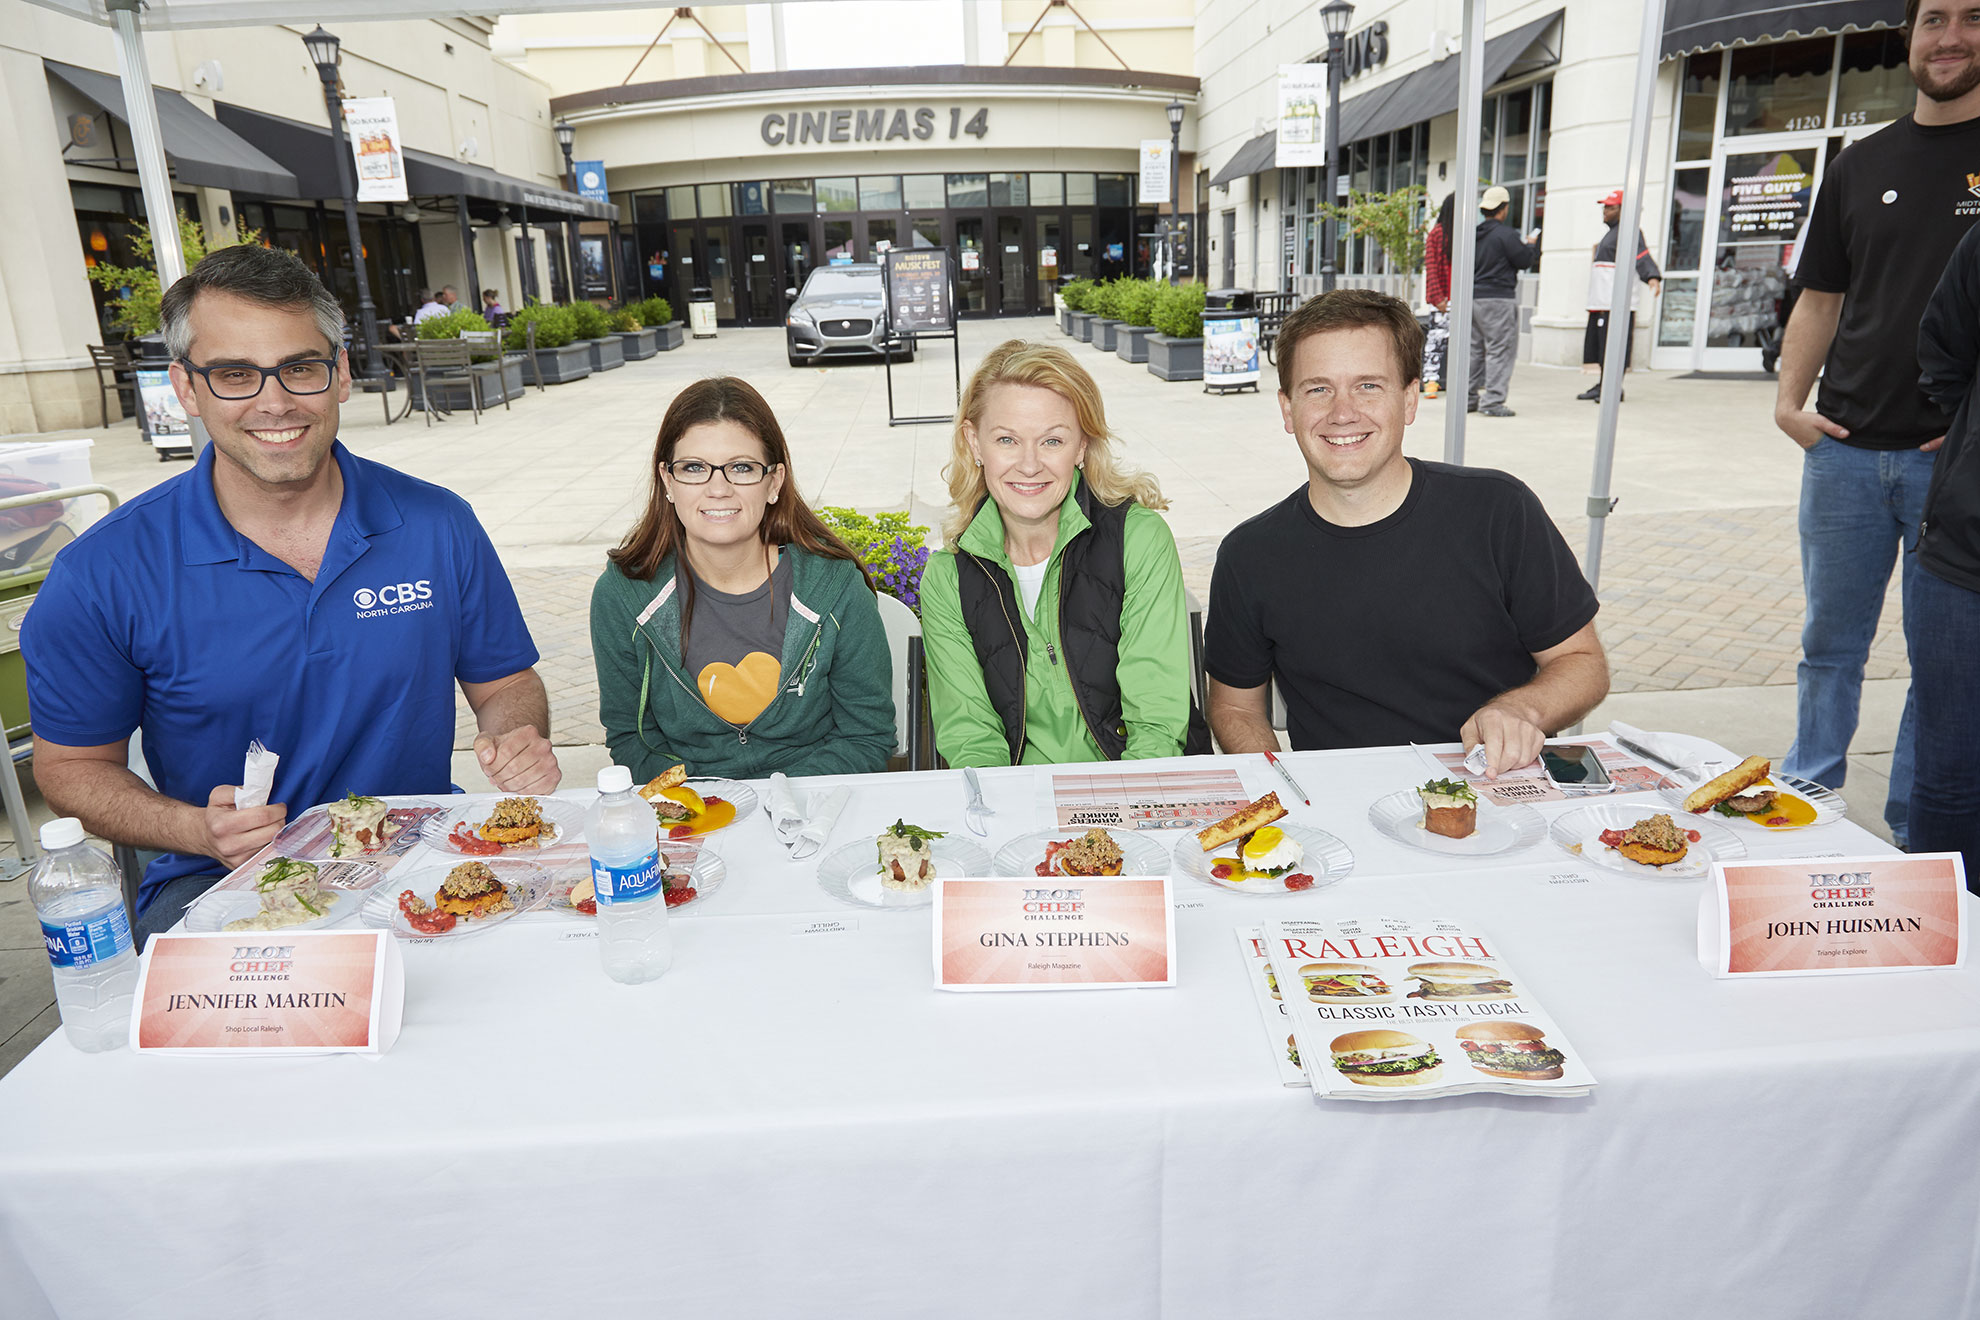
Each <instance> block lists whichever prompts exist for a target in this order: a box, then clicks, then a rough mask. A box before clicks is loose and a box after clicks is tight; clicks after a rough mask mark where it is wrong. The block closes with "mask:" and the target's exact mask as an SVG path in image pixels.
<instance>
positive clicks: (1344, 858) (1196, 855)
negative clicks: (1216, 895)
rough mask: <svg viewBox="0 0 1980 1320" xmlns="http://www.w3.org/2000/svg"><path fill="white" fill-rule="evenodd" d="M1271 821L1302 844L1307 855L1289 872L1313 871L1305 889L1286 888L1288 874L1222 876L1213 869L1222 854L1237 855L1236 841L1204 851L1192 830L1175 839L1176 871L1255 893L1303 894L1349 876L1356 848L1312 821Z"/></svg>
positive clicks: (1225, 887) (1221, 886)
mask: <svg viewBox="0 0 1980 1320" xmlns="http://www.w3.org/2000/svg"><path fill="white" fill-rule="evenodd" d="M1272 824H1273V825H1274V826H1275V827H1277V828H1278V829H1280V830H1283V831H1284V832H1285V835H1286V837H1287V838H1288V839H1291V840H1293V841H1294V842H1295V843H1297V844H1299V846H1300V848H1301V849H1302V850H1304V852H1305V853H1306V855H1305V856H1304V857H1302V858H1300V859H1299V865H1298V866H1295V867H1294V868H1293V869H1292V870H1291V871H1289V872H1287V875H1310V876H1312V877H1313V883H1312V884H1311V885H1310V886H1308V887H1307V888H1305V889H1288V888H1286V877H1285V876H1259V877H1257V878H1255V879H1251V880H1219V879H1218V878H1217V877H1216V876H1214V875H1212V874H1210V869H1211V867H1212V866H1213V865H1215V862H1216V859H1217V858H1219V857H1235V856H1237V853H1238V845H1237V843H1236V842H1232V843H1227V844H1225V845H1223V846H1222V847H1219V848H1216V849H1213V850H1212V851H1210V852H1204V851H1203V845H1202V844H1201V843H1199V842H1197V838H1196V833H1195V832H1194V831H1191V832H1190V833H1188V834H1185V835H1183V836H1182V837H1181V838H1180V839H1177V840H1176V848H1175V853H1174V854H1173V857H1174V862H1175V865H1174V873H1175V874H1176V875H1178V876H1180V877H1182V878H1183V879H1185V880H1198V881H1201V882H1202V883H1204V884H1206V885H1214V886H1216V887H1217V888H1218V889H1222V890H1226V891H1228V892H1230V893H1233V894H1250V895H1252V896H1253V897H1260V896H1271V895H1277V896H1279V897H1281V898H1283V897H1285V896H1286V895H1287V894H1304V893H1307V892H1308V891H1309V890H1311V889H1325V888H1327V887H1328V886H1329V885H1336V884H1339V883H1340V882H1341V881H1343V880H1345V879H1347V876H1348V872H1350V871H1352V870H1354V850H1353V849H1351V848H1349V847H1348V846H1347V845H1346V844H1345V843H1342V842H1341V841H1340V840H1339V839H1337V838H1335V837H1334V836H1333V835H1331V834H1329V833H1327V831H1325V830H1320V829H1315V828H1314V827H1313V826H1311V825H1296V824H1294V823H1293V822H1292V821H1290V820H1285V819H1280V820H1275V821H1273V822H1272Z"/></svg>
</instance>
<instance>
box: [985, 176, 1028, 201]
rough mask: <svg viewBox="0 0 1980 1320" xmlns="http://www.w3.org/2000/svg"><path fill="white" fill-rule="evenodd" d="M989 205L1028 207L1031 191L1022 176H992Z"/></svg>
mask: <svg viewBox="0 0 1980 1320" xmlns="http://www.w3.org/2000/svg"><path fill="white" fill-rule="evenodd" d="M990 205H992V206H1030V205H1031V189H1030V187H1029V186H1028V185H1027V184H1026V183H1025V177H1024V175H1022V174H993V175H991V176H990Z"/></svg>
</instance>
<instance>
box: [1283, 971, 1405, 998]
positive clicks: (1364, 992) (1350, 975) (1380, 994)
mask: <svg viewBox="0 0 1980 1320" xmlns="http://www.w3.org/2000/svg"><path fill="white" fill-rule="evenodd" d="M1299 979H1300V980H1301V981H1303V982H1304V983H1305V984H1306V997H1307V998H1308V999H1311V1000H1312V1001H1313V1002H1314V1003H1316V1004H1342V1003H1358V1004H1382V1003H1387V1002H1388V1001H1389V1000H1391V999H1394V998H1395V997H1396V992H1395V991H1394V990H1392V989H1390V987H1389V983H1388V982H1387V981H1384V980H1383V979H1382V978H1381V976H1380V975H1379V974H1378V973H1377V972H1376V971H1375V969H1374V968H1373V967H1370V966H1369V965H1368V964H1366V963H1351V962H1311V963H1307V964H1306V965H1305V966H1304V967H1301V968H1300V969H1299Z"/></svg>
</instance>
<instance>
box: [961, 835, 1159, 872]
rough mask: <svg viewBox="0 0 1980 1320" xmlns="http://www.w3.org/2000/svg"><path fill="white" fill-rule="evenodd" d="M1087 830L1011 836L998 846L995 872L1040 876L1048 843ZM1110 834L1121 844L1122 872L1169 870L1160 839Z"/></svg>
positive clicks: (1071, 837)
mask: <svg viewBox="0 0 1980 1320" xmlns="http://www.w3.org/2000/svg"><path fill="white" fill-rule="evenodd" d="M1084 833H1086V831H1085V830H1080V829H1071V830H1033V831H1032V832H1031V833H1029V834H1020V835H1018V836H1017V837H1016V838H1015V839H1008V840H1006V841H1005V842H1004V846H1003V847H1001V848H999V849H997V856H996V860H995V861H993V862H992V863H991V874H992V875H1016V876H1025V875H1037V874H1038V868H1039V867H1040V866H1042V865H1044V862H1045V845H1046V844H1048V843H1064V842H1067V841H1069V840H1072V839H1077V838H1078V837H1079V836H1080V835H1082V834H1084ZM1107 834H1108V835H1109V836H1111V837H1112V838H1113V840H1114V842H1115V843H1118V844H1119V845H1120V846H1121V874H1122V875H1161V874H1162V873H1163V872H1164V871H1166V870H1168V869H1169V856H1168V850H1167V849H1166V848H1164V847H1163V846H1162V845H1161V843H1160V842H1158V841H1157V840H1155V839H1152V838H1150V837H1149V836H1148V835H1146V834H1142V833H1140V832H1138V831H1135V830H1116V829H1110V830H1108V831H1107Z"/></svg>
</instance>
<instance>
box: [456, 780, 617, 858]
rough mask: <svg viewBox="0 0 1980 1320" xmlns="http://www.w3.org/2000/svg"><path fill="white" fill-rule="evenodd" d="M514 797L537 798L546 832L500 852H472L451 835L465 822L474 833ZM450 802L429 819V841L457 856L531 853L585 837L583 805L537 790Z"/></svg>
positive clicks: (527, 854) (484, 794) (520, 855)
mask: <svg viewBox="0 0 1980 1320" xmlns="http://www.w3.org/2000/svg"><path fill="white" fill-rule="evenodd" d="M510 797H530V798H535V800H536V803H537V806H538V807H540V808H541V809H542V812H543V827H544V828H543V833H542V834H540V835H538V836H537V837H536V838H534V839H531V840H530V841H529V842H527V843H511V844H505V845H503V848H502V851H501V852H500V853H474V852H468V851H466V850H465V849H463V848H462V847H461V846H460V845H459V844H457V843H455V842H454V841H453V839H452V838H451V837H450V836H452V834H453V833H454V831H455V830H457V829H459V828H460V827H461V826H463V825H465V826H466V827H467V832H468V833H469V834H473V833H474V832H475V831H476V830H477V829H479V828H480V827H481V826H482V825H483V824H485V823H486V822H487V820H488V815H489V813H490V812H492V811H494V810H495V804H496V803H497V802H500V801H502V799H504V798H510ZM446 806H447V808H448V809H447V810H446V811H444V812H442V813H441V814H440V815H438V816H435V817H433V818H432V819H431V820H429V821H428V822H427V823H426V842H427V843H429V844H431V845H432V846H433V847H435V848H438V849H439V850H440V851H441V852H444V853H452V854H454V855H455V856H456V857H494V856H502V857H528V856H529V855H530V854H531V853H533V852H535V851H536V850H537V849H539V848H549V847H553V846H555V845H557V844H561V843H576V842H578V841H579V840H581V839H583V838H584V807H583V805H582V804H580V803H576V802H567V801H565V800H564V799H562V798H553V797H540V796H538V795H536V794H533V793H478V794H476V795H475V796H473V797H465V798H457V799H455V800H454V801H452V802H449V803H447V804H446Z"/></svg>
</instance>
